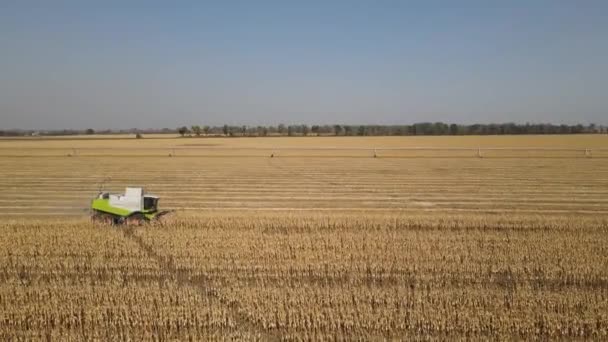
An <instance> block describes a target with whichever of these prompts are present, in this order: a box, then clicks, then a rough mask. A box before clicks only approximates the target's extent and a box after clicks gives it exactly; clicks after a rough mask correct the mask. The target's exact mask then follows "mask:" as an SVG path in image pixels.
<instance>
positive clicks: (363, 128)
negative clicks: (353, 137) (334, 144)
mask: <svg viewBox="0 0 608 342" xmlns="http://www.w3.org/2000/svg"><path fill="white" fill-rule="evenodd" d="M365 131H366V129H365V126H363V125H361V126H359V130H358V131H357V135H360V136H364V135H365Z"/></svg>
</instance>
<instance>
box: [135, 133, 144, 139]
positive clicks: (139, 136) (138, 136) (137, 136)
mask: <svg viewBox="0 0 608 342" xmlns="http://www.w3.org/2000/svg"><path fill="white" fill-rule="evenodd" d="M142 138H143V136H142V135H141V133H137V134H135V139H142Z"/></svg>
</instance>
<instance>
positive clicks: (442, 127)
mask: <svg viewBox="0 0 608 342" xmlns="http://www.w3.org/2000/svg"><path fill="white" fill-rule="evenodd" d="M158 133H173V134H176V133H178V134H180V135H181V136H184V137H185V136H227V137H243V136H246V137H264V136H417V135H507V134H509V135H511V134H582V133H604V134H605V133H608V127H607V126H598V125H595V124H589V125H582V124H576V125H565V124H562V125H555V124H546V123H545V124H530V123H526V124H516V123H500V124H469V125H463V124H455V123H451V124H448V123H443V122H421V123H415V124H411V125H343V124H335V125H311V126H309V125H285V124H279V125H276V126H275V125H270V126H246V125H244V126H234V125H222V126H200V125H191V126H181V127H178V128H175V129H171V128H162V129H137V128H130V129H124V130H101V131H95V130H94V129H92V128H88V129H86V130H47V131H35V130H1V129H0V136H38V135H40V136H52V135H80V134H87V135H92V134H136V135H139V136H140V137H141V136H142V134H158Z"/></svg>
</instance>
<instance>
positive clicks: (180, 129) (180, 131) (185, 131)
mask: <svg viewBox="0 0 608 342" xmlns="http://www.w3.org/2000/svg"><path fill="white" fill-rule="evenodd" d="M177 132H178V133H179V134H180V135H181V136H182V137H183V136H184V135H186V133H188V127H186V126H182V127H180V128H178V129H177Z"/></svg>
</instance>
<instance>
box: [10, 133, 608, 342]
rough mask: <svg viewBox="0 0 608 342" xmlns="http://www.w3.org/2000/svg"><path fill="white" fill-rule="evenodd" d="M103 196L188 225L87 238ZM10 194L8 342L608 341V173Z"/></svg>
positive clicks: (278, 165)
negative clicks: (145, 201) (124, 194)
mask: <svg viewBox="0 0 608 342" xmlns="http://www.w3.org/2000/svg"><path fill="white" fill-rule="evenodd" d="M513 139H515V138H513ZM517 139H526V138H517ZM530 139H531V138H530ZM237 140H238V139H237ZM311 141H316V140H314V139H313V140H311ZM60 143H62V142H60ZM118 143H124V142H120V141H119V142H116V144H118ZM154 143H155V144H156V143H158V142H154ZM239 143H240V142H239ZM522 144H523V143H522ZM104 178H108V179H109V180H108V182H107V183H106V184H105V185H104V186H105V187H106V189H108V190H110V191H116V192H119V191H122V190H124V186H127V185H142V186H144V187H147V189H148V190H150V191H152V192H154V193H156V194H158V195H160V196H161V202H160V206H161V207H162V208H171V209H176V210H177V212H176V213H175V214H173V215H172V216H170V217H168V218H167V219H166V220H164V221H163V222H161V223H158V224H151V225H146V226H141V227H132V226H130V227H125V226H106V225H100V224H95V223H92V222H90V221H89V220H88V212H87V210H86V209H87V206H88V204H89V201H90V199H91V198H92V197H93V196H95V194H96V191H97V190H98V188H99V186H100V184H99V183H100V180H101V179H104ZM0 185H2V188H3V189H4V190H3V192H2V193H0V217H2V221H0V340H21V341H30V340H45V341H48V340H53V341H54V340H60V341H64V340H67V341H70V340H71V341H82V340H99V341H108V340H134V341H139V340H156V341H168V340H205V341H206V340H261V341H266V340H286V341H309V340H330V341H334V340H336V341H351V340H365V341H368V340H412V339H413V340H419V339H437V340H461V339H471V340H522V339H524V340H530V339H538V340H549V339H551V340H553V339H563V340H606V339H608V200H607V198H608V197H607V196H608V163H607V162H606V159H602V158H586V159H576V160H573V159H567V158H566V159H560V158H539V159H536V158H528V159H523V158H502V159H501V158H495V159H490V158H488V159H483V158H478V159H470V158H469V159H463V158H432V157H431V158H385V159H383V158H376V159H372V158H369V159H357V158H333V157H332V158H309V157H306V158H305V157H297V156H294V157H289V158H287V157H285V158H283V159H281V158H261V157H258V156H251V157H234V156H230V157H217V158H200V159H199V158H158V157H141V158H132V157H129V158H126V157H99V158H86V157H81V158H77V157H73V158H68V157H56V156H47V157H0Z"/></svg>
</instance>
